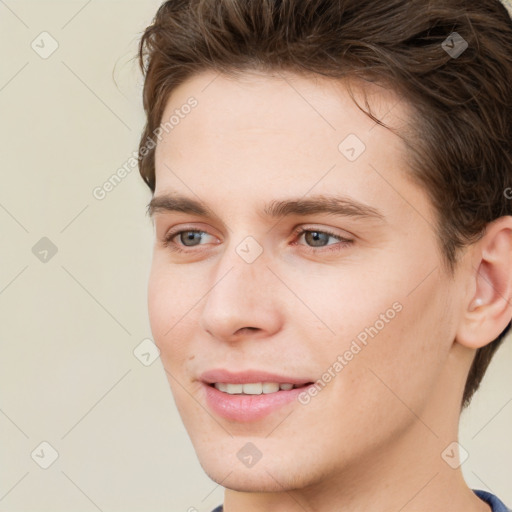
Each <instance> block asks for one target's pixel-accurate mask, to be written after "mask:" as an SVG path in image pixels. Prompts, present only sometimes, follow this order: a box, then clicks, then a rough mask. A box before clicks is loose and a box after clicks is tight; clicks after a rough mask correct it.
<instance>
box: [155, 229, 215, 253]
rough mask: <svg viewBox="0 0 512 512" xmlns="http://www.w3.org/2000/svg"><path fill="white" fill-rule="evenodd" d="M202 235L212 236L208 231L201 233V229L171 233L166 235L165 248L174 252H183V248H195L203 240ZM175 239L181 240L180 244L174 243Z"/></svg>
mask: <svg viewBox="0 0 512 512" xmlns="http://www.w3.org/2000/svg"><path fill="white" fill-rule="evenodd" d="M201 235H206V236H212V235H209V234H208V233H207V232H206V231H201V230H199V229H184V230H181V231H171V232H170V233H168V234H167V235H165V237H164V240H163V245H164V247H168V248H169V249H171V250H172V251H177V252H182V251H184V249H182V248H181V247H182V246H183V247H195V246H197V245H199V242H201V240H202V236H201ZM174 238H179V242H180V243H176V242H174V241H173V239H174Z"/></svg>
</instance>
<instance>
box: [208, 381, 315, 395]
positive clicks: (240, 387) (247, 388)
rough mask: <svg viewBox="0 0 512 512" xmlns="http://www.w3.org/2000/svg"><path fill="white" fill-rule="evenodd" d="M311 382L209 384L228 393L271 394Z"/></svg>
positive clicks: (300, 386)
mask: <svg viewBox="0 0 512 512" xmlns="http://www.w3.org/2000/svg"><path fill="white" fill-rule="evenodd" d="M311 384H313V382H306V383H304V384H292V383H291V382H282V383H280V382H248V383H244V384H233V383H230V382H212V383H210V384H208V385H209V386H210V387H214V388H215V389H217V390H218V391H220V392H221V393H226V394H228V395H269V394H272V393H278V392H279V391H290V390H291V389H300V388H304V387H306V386H309V385H311Z"/></svg>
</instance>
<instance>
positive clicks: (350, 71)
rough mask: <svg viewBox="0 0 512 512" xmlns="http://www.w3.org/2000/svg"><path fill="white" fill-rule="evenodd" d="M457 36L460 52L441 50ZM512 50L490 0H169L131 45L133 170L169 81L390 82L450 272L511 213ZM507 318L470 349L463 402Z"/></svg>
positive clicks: (508, 28) (511, 37)
mask: <svg viewBox="0 0 512 512" xmlns="http://www.w3.org/2000/svg"><path fill="white" fill-rule="evenodd" d="M454 33H456V34H454ZM456 43H457V44H458V47H457V48H458V49H459V50H462V53H461V54H458V53H460V51H459V52H457V53H455V54H454V52H453V51H450V48H452V49H454V48H455V49H457V48H456V47H455V44H456ZM466 43H467V48H466V47H465V44H466ZM511 49H512V21H511V18H510V16H509V14H508V12H507V10H506V9H505V7H504V6H503V5H502V4H501V3H500V1H499V0H464V1H462V0H429V1H427V0H387V1H382V2H375V1H373V0H307V1H303V0H250V1H249V0H169V1H167V2H165V3H163V4H162V5H161V6H160V8H159V9H158V12H157V14H156V16H155V18H154V20H153V23H152V24H151V25H150V26H149V27H147V28H146V30H145V32H144V33H143V35H142V38H141V40H140V45H139V52H138V58H139V65H140V67H141V69H142V72H143V74H144V76H145V82H144V90H143V106H144V110H145V112H146V116H147V123H146V126H145V128H144V131H143V134H142V137H141V140H140V145H139V169H140V173H141V176H142V178H143V179H144V181H145V182H146V184H147V185H148V186H149V187H150V189H151V190H152V191H153V192H154V190H155V160H154V156H155V151H154V147H155V146H156V141H155V130H156V129H157V128H158V126H159V125H160V123H161V118H162V115H163V112H164V109H165V106H166V102H167V100H168V98H169V95H170V93H171V92H172V91H173V89H174V88H175V87H177V86H178V85H180V84H181V83H183V82H184V81H185V80H187V79H188V78H190V77H192V76H193V75H195V74H197V73H199V72H201V71H205V70H214V71H217V72H219V73H225V74H227V75H229V74H236V73H238V72H242V73H243V72H245V71H250V70H263V71H274V70H277V71H279V70H287V71H292V72H295V73H299V74H303V75H304V74H306V75H307V74H318V75H324V76H326V77H331V78H334V79H341V78H344V77H345V78H348V77H355V78H357V79H360V80H362V81H371V82H375V83H377V84H379V85H383V86H386V87H391V88H392V89H393V90H394V91H396V92H397V93H398V94H399V95H400V96H401V97H403V98H404V99H405V100H406V101H407V102H408V104H409V105H410V106H412V107H413V109H415V114H416V115H415V116H414V119H412V120H411V124H412V126H413V130H412V135H411V136H410V137H409V138H404V137H403V136H402V135H400V134H398V135H399V136H401V137H402V138H403V139H404V140H405V141H406V143H407V146H408V148H409V149H410V151H409V155H408V156H409V157H410V158H409V160H410V168H411V175H412V177H413V179H415V180H416V182H417V183H418V184H420V185H421V186H422V187H423V189H424V190H425V191H426V192H427V194H428V196H429V198H430V199H431V201H432V203H433V205H434V207H435V210H436V212H437V219H436V231H437V235H438V240H439V246H440V248H441V253H442V255H443V260H444V263H445V266H446V268H447V269H448V270H449V271H450V273H451V274H453V271H454V268H455V265H456V262H457V256H458V253H459V249H460V248H462V247H464V246H465V245H467V244H469V243H473V242H475V241H477V240H478V239H480V237H481V236H483V234H484V232H485V229H486V225H487V224H488V223H489V222H491V221H493V220H494V219H497V218H498V217H501V216H504V215H510V214H512V205H511V201H510V200H509V199H508V198H507V197H505V196H506V194H505V193H504V191H505V190H506V189H507V187H509V186H511V183H512V143H511V141H512V86H511V85H512V54H511ZM351 95H352V94H351ZM352 98H353V96H352ZM356 104H357V102H356ZM357 106H358V107H359V108H360V109H361V110H362V111H363V112H365V113H366V114H367V115H369V116H370V117H371V118H372V119H373V120H374V121H376V122H378V123H379V124H380V125H382V126H384V127H386V128H389V129H391V128H390V127H388V126H386V125H385V124H384V123H382V122H381V121H380V120H378V119H376V118H375V117H374V116H373V114H371V112H367V111H365V110H364V109H362V108H361V107H360V106H359V105H358V104H357ZM366 106H367V107H368V104H367V105H366ZM148 140H152V141H154V144H153V145H152V147H151V149H148V145H147V143H148ZM510 326H511V324H510V323H509V324H508V326H507V328H506V329H505V330H504V331H503V332H502V333H501V335H500V336H499V337H498V338H497V339H496V340H494V341H493V342H492V343H490V344H488V345H487V346H485V347H482V348H480V349H478V350H477V352H476V356H475V359H474V361H473V364H472V367H471V369H470V372H469V375H468V379H467V382H466V387H465V390H464V394H463V398H462V407H465V406H466V405H468V404H469V402H470V399H471V397H472V395H473V393H474V392H475V391H476V390H477V389H478V387H479V385H480V381H481V379H482V377H483V375H484V373H485V371H486V369H487V367H488V365H489V362H490V361H491V358H492V356H493V354H494V352H495V351H496V349H497V348H498V346H499V345H500V344H501V343H502V341H503V338H504V337H505V335H506V334H507V332H508V331H509V329H510Z"/></svg>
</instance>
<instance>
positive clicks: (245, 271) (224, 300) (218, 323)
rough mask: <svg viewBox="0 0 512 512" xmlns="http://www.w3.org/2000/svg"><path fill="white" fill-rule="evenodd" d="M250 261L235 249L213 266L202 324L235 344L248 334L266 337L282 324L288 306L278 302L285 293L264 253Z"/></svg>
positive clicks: (229, 250) (217, 336)
mask: <svg viewBox="0 0 512 512" xmlns="http://www.w3.org/2000/svg"><path fill="white" fill-rule="evenodd" d="M242 255H243V254H242ZM249 261H250V260H247V261H246V260H245V259H244V258H243V257H242V256H240V255H239V253H238V252H237V251H236V250H235V249H234V248H233V249H227V250H226V252H225V253H224V254H223V255H222V259H221V260H219V264H218V265H216V266H215V267H212V280H211V284H210V287H209V292H208V293H207V294H206V297H205V300H204V303H203V309H202V311H201V314H200V320H199V324H200V327H201V329H203V330H204V331H206V332H207V333H208V334H209V335H210V336H212V337H214V338H216V339H218V340H222V341H224V342H230V343H232V342H236V341H240V340H241V339H242V338H246V337H247V336H251V338H252V339H254V338H266V337H269V336H272V334H274V333H275V332H277V331H278V330H279V329H280V327H281V325H282V321H283V315H284V308H285V305H284V304H280V303H279V300H280V297H281V296H283V291H281V293H279V284H280V283H279V281H278V280H277V279H276V277H275V275H274V274H273V273H272V272H271V271H270V269H269V268H268V266H267V264H268V261H267V259H266V258H265V255H264V253H263V254H261V255H260V256H259V257H258V258H257V259H255V260H254V261H252V262H249ZM281 286H282V285H281Z"/></svg>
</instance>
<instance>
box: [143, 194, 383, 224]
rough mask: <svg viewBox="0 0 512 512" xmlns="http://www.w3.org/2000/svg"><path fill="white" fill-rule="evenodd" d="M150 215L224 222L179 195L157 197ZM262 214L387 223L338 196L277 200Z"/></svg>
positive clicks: (374, 212) (368, 209)
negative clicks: (175, 214)
mask: <svg viewBox="0 0 512 512" xmlns="http://www.w3.org/2000/svg"><path fill="white" fill-rule="evenodd" d="M147 212H148V214H149V216H150V217H153V215H154V214H156V213H160V212H182V213H188V214H192V215H198V216H201V217H211V218H214V219H217V220H220V219H219V217H218V215H216V214H215V213H214V212H213V211H212V210H211V209H210V208H209V207H208V206H207V205H205V204H204V203H202V202H200V201H198V200H195V199H192V198H190V197H186V196H182V195H179V194H163V195H160V196H156V197H153V199H151V201H150V202H149V204H148V206H147ZM258 214H259V215H260V216H263V217H267V218H279V217H285V216H290V215H297V216H306V215H315V214H331V215H338V216H343V217H353V218H361V219H377V220H382V221H383V220H385V217H384V215H383V214H382V213H381V212H380V211H379V210H377V209H376V208H373V207H372V206H369V205H366V204H364V203H361V202H359V201H356V200H354V199H352V198H349V197H345V196H335V195H315V196H309V197H308V198H303V197H302V198H290V199H279V200H278V199H276V200H273V201H270V202H269V203H268V204H266V205H265V207H264V208H263V210H261V211H260V212H258Z"/></svg>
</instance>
